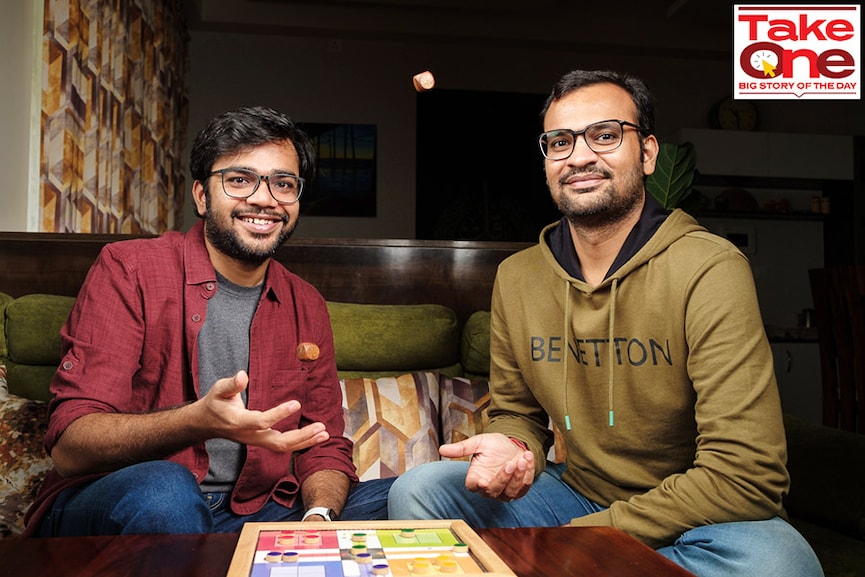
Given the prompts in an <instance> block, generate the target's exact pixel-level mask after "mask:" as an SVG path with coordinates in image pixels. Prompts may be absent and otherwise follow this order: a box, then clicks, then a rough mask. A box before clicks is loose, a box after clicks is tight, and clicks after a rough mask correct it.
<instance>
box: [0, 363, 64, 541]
mask: <svg viewBox="0 0 865 577" xmlns="http://www.w3.org/2000/svg"><path fill="white" fill-rule="evenodd" d="M0 380H3V379H0ZM4 381H5V380H4ZM3 384H5V383H0V385H3ZM47 425H48V405H47V404H46V403H44V402H42V401H33V400H30V399H24V398H21V397H16V396H15V395H9V394H5V393H3V392H2V386H0V536H2V537H8V536H10V535H18V534H20V533H21V532H22V531H23V530H24V513H25V512H26V511H27V508H28V507H29V506H30V503H32V502H33V499H34V497H35V496H36V491H37V490H38V489H39V485H40V484H41V483H42V479H43V478H44V477H45V474H46V473H47V472H48V471H49V470H50V469H51V467H52V466H53V464H52V462H51V458H50V457H48V455H47V454H45V449H44V448H43V447H42V439H43V437H44V436H45V429H46V427H47Z"/></svg>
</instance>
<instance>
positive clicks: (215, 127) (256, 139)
mask: <svg viewBox="0 0 865 577" xmlns="http://www.w3.org/2000/svg"><path fill="white" fill-rule="evenodd" d="M285 141H290V142H291V143H292V144H293V145H294V149H295V150H296V151H297V160H298V163H299V164H300V174H298V176H300V177H301V178H304V179H306V180H311V179H312V178H313V177H314V176H315V151H314V150H313V147H312V143H311V142H310V139H309V136H307V135H306V133H305V132H304V131H303V130H301V129H300V128H299V127H298V126H297V124H295V123H294V122H293V121H292V120H291V119H290V118H289V117H288V116H286V115H285V114H283V113H281V112H279V111H277V110H274V109H273V108H266V107H262V106H257V107H244V108H238V109H236V110H231V111H228V112H224V113H222V114H220V115H219V116H216V117H215V118H213V119H212V120H211V121H210V122H208V124H207V126H205V127H204V128H203V129H202V130H201V132H199V133H198V135H197V136H196V137H195V141H194V142H193V143H192V151H191V152H190V154H189V169H190V172H191V173H192V178H193V179H195V180H198V181H200V182H206V181H207V178H208V177H209V175H210V172H211V171H212V170H213V164H214V163H215V162H216V160H217V159H218V158H221V157H223V156H226V155H233V154H237V153H240V152H243V151H245V150H249V149H252V148H255V147H257V146H261V145H262V144H268V143H271V142H277V143H278V142H285Z"/></svg>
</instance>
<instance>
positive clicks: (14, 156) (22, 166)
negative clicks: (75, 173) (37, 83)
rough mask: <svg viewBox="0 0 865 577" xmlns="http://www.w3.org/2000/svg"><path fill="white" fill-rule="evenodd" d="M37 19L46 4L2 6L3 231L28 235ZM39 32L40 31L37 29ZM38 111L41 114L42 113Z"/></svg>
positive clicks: (18, 1) (0, 222) (0, 125)
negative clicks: (36, 15) (32, 95)
mask: <svg viewBox="0 0 865 577" xmlns="http://www.w3.org/2000/svg"><path fill="white" fill-rule="evenodd" d="M34 14H39V15H41V2H40V1H39V0H31V1H30V2H26V1H24V2H22V1H21V0H16V1H15V2H3V3H0V38H2V39H3V44H2V46H3V49H2V50H0V78H2V79H3V80H2V81H0V104H2V106H0V174H3V175H4V178H3V183H2V185H0V207H2V208H0V230H3V231H27V230H35V228H33V227H30V228H28V226H27V218H28V208H34V209H35V207H29V205H28V195H27V187H28V175H29V163H30V162H31V160H32V161H34V162H35V161H36V160H37V159H36V158H35V155H31V154H30V133H31V130H30V118H31V110H30V105H31V86H32V83H33V73H34V69H35V68H36V66H35V65H34V60H33V54H34V50H33V45H34V42H35V41H36V40H35V38H34V36H35V35H36V34H39V32H38V31H41V22H40V26H39V27H36V26H35V20H36V19H37V18H36V17H35V16H34ZM37 29H38V30H37ZM37 112H38V110H37Z"/></svg>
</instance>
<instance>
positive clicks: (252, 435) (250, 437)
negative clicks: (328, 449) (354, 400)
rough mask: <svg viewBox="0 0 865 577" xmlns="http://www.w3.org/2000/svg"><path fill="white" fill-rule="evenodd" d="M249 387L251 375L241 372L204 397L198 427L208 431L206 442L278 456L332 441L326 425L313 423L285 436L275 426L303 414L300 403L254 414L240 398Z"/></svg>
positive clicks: (222, 381)
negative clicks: (232, 443)
mask: <svg viewBox="0 0 865 577" xmlns="http://www.w3.org/2000/svg"><path fill="white" fill-rule="evenodd" d="M248 384H249V375H247V374H246V371H240V372H238V373H237V374H236V375H234V376H233V377H228V378H225V379H220V380H218V381H216V383H214V385H213V388H211V389H210V391H209V392H208V393H207V395H205V396H204V397H202V398H201V399H200V400H199V401H197V403H195V404H199V405H200V406H199V410H200V412H201V414H200V420H199V422H197V423H195V425H196V426H199V427H201V428H202V429H203V430H204V431H205V437H206V438H223V439H229V440H231V441H235V442H238V443H242V444H245V445H252V446H257V447H264V448H266V449H270V450H271V451H276V452H278V453H285V452H288V451H299V450H301V449H306V448H308V447H311V446H313V445H317V444H319V443H322V442H324V441H326V440H328V439H329V438H330V434H329V433H328V432H327V431H326V430H325V428H324V424H323V423H312V424H310V425H307V426H305V427H303V428H301V429H294V430H291V431H285V432H281V431H278V430H276V429H273V428H272V427H273V425H275V424H276V423H278V422H280V421H282V420H283V419H285V418H287V417H289V416H291V415H292V414H294V413H296V412H297V411H299V410H300V403H299V402H297V401H286V402H285V403H282V404H279V405H277V406H275V407H273V408H271V409H268V410H266V411H251V410H249V409H247V408H246V407H245V406H244V404H243V399H242V398H241V396H240V394H241V393H242V392H243V391H244V390H245V389H246V387H247V386H248Z"/></svg>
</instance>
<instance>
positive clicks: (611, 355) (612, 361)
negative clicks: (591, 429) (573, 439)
mask: <svg viewBox="0 0 865 577" xmlns="http://www.w3.org/2000/svg"><path fill="white" fill-rule="evenodd" d="M618 287H619V279H617V278H616V277H613V282H612V287H611V289H610V315H609V329H608V330H609V337H608V339H607V349H608V355H607V357H608V358H607V363H608V364H609V366H610V369H609V377H608V380H607V411H608V418H609V424H610V427H614V426H615V424H616V412H615V411H614V410H613V384H614V383H615V377H614V372H615V366H616V354H615V351H614V350H613V348H614V346H615V343H614V342H613V335H615V329H616V293H617V289H618ZM570 288H571V283H570V282H569V281H567V280H565V316H564V323H563V326H562V337H563V338H564V341H565V355H564V357H565V358H564V360H563V362H562V386H563V388H564V404H565V406H564V413H565V429H566V430H568V431H570V430H571V415H570V413H569V409H568V356H569V354H568V347H569V346H570V345H569V336H570V331H569V330H568V329H569V328H570V322H571V295H570Z"/></svg>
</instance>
